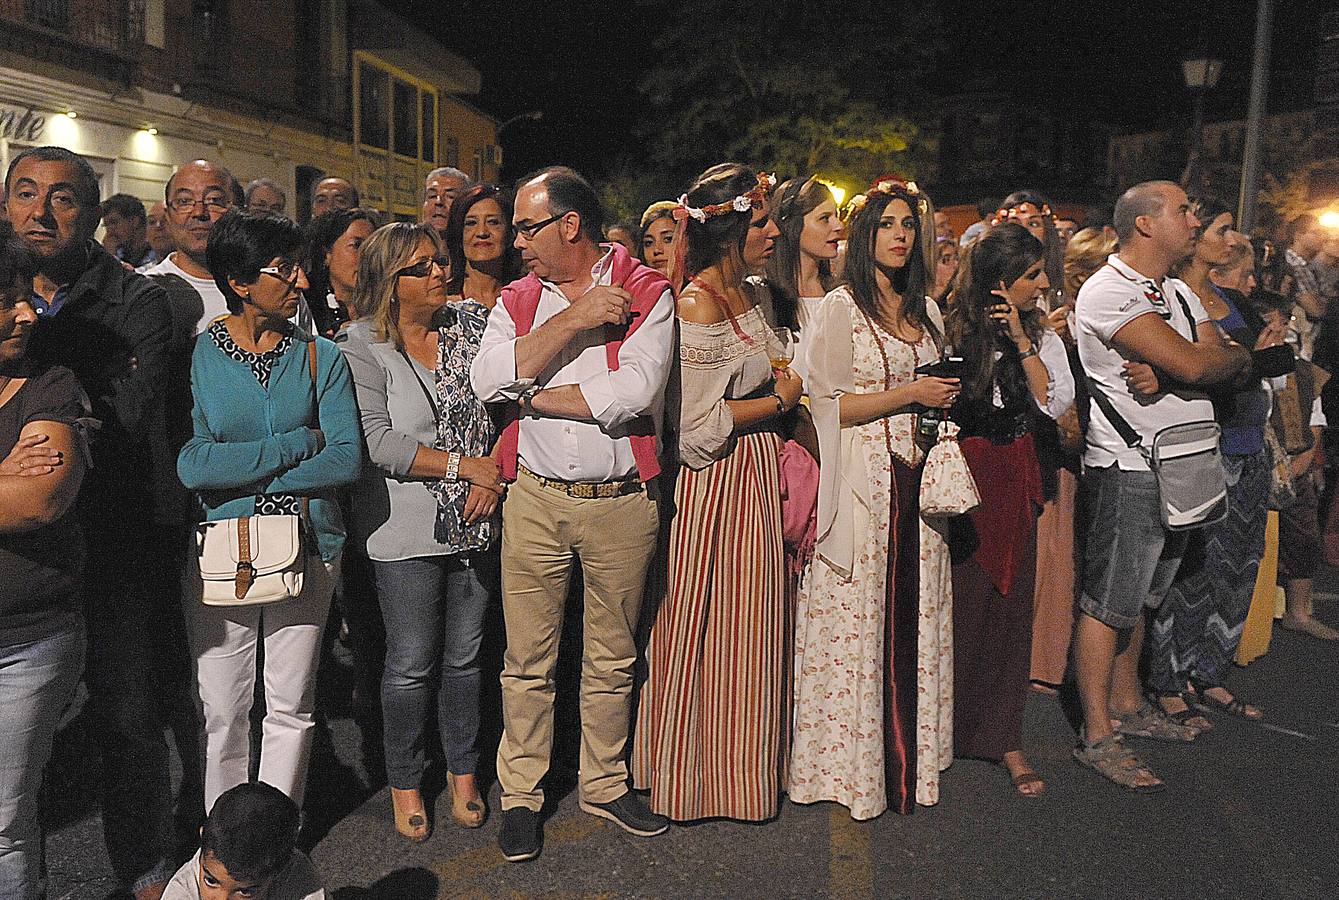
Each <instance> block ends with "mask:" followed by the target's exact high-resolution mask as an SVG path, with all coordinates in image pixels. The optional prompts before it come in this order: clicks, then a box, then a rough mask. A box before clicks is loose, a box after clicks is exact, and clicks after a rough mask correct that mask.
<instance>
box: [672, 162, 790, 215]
mask: <svg viewBox="0 0 1339 900" xmlns="http://www.w3.org/2000/svg"><path fill="white" fill-rule="evenodd" d="M774 187H776V176H775V175H772V174H771V173H769V172H759V173H758V183H757V184H756V185H754V187H753V188H752V190H749V191H746V192H744V193H742V194H740V195H739V196H738V197H736V198H735V199H733V200H727V201H725V202H724V203H712V204H710V205H708V206H703V207H697V206H689V205H688V195H687V194H684V195H683V196H682V197H680V198H679V202H678V204H677V206H676V207H675V209H674V218H675V219H677V220H678V221H681V222H682V221H683V220H684V219H693V220H694V221H697V222H705V221H707V219H710V218H711V217H712V216H723V215H725V214H726V213H737V212H748V211H749V210H751V209H753V208H754V207H755V206H757V205H758V204H759V203H762V202H763V201H764V200H766V199H767V195H768V194H770V193H771V192H772V188H774Z"/></svg>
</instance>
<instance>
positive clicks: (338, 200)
mask: <svg viewBox="0 0 1339 900" xmlns="http://www.w3.org/2000/svg"><path fill="white" fill-rule="evenodd" d="M357 205H358V189H357V188H356V187H354V186H353V185H352V184H350V183H349V180H348V179H347V178H340V177H339V176H337V175H331V176H330V177H329V178H322V179H321V180H320V181H318V182H316V187H314V188H312V206H311V217H312V218H313V219H314V218H316V217H317V216H319V215H321V213H328V212H330V211H331V210H332V209H353V208H354V207H355V206H357Z"/></svg>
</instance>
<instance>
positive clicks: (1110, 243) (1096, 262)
mask: <svg viewBox="0 0 1339 900" xmlns="http://www.w3.org/2000/svg"><path fill="white" fill-rule="evenodd" d="M1115 252H1116V236H1115V235H1114V234H1107V233H1106V231H1105V230H1103V229H1101V228H1084V229H1082V230H1081V231H1079V233H1078V234H1076V235H1074V236H1073V237H1072V238H1070V239H1069V246H1067V247H1066V248H1065V296H1066V297H1068V298H1069V299H1070V300H1073V299H1074V298H1075V297H1077V296H1078V295H1079V288H1080V287H1082V286H1083V283H1084V282H1085V281H1087V280H1088V279H1089V278H1091V277H1092V275H1093V273H1094V272H1096V271H1097V270H1098V269H1100V268H1102V267H1103V266H1105V265H1106V264H1107V257H1108V256H1110V255H1111V254H1113V253H1115Z"/></svg>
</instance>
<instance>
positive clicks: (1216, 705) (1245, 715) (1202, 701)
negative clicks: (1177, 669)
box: [1191, 679, 1265, 722]
mask: <svg viewBox="0 0 1339 900" xmlns="http://www.w3.org/2000/svg"><path fill="white" fill-rule="evenodd" d="M1191 684H1192V685H1194V687H1195V693H1194V695H1193V696H1194V700H1193V701H1192V703H1193V704H1194V705H1195V706H1197V707H1199V708H1200V709H1202V710H1204V711H1205V712H1220V713H1227V714H1228V715H1229V716H1236V717H1237V718H1240V719H1245V720H1246V721H1247V722H1261V721H1263V720H1264V718H1265V711H1264V710H1263V709H1261V708H1260V707H1258V706H1256V705H1255V704H1254V703H1247V702H1246V701H1244V700H1241V699H1239V698H1238V697H1236V696H1233V697H1232V699H1231V700H1219V699H1218V698H1217V697H1215V696H1213V695H1212V694H1210V693H1209V691H1211V690H1213V689H1214V688H1216V687H1222V685H1216V684H1204V683H1203V682H1200V681H1196V680H1194V679H1191ZM1223 690H1227V689H1226V688H1223ZM1251 709H1254V710H1255V712H1256V714H1255V715H1251V714H1250V713H1249V712H1248V710H1251Z"/></svg>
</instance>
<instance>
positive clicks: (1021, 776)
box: [1009, 772, 1046, 797]
mask: <svg viewBox="0 0 1339 900" xmlns="http://www.w3.org/2000/svg"><path fill="white" fill-rule="evenodd" d="M1009 780H1010V781H1011V782H1012V783H1013V786H1014V790H1016V791H1018V796H1020V797H1040V796H1041V795H1042V794H1045V793H1046V779H1045V778H1043V777H1042V776H1041V775H1040V774H1039V773H1037V772H1019V773H1018V774H1017V775H1015V776H1013V777H1012V778H1010V779H1009ZM1025 784H1040V785H1041V786H1042V789H1041V790H1040V791H1037V792H1035V793H1031V794H1029V793H1027V792H1026V791H1020V790H1018V789H1019V788H1021V787H1022V786H1023V785H1025Z"/></svg>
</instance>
